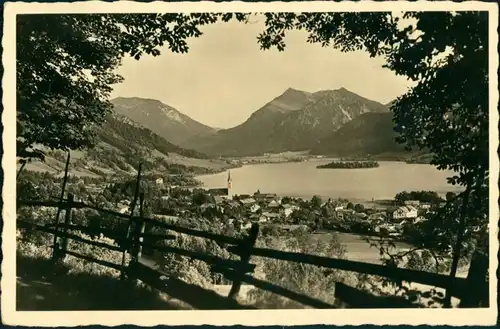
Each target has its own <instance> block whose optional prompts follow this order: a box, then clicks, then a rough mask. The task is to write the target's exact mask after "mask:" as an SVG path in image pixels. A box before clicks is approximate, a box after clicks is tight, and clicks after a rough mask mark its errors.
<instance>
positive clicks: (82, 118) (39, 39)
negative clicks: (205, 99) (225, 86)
mask: <svg viewBox="0 0 500 329" xmlns="http://www.w3.org/2000/svg"><path fill="white" fill-rule="evenodd" d="M232 17H233V14H213V13H195V14H189V15H185V14H178V13H167V14H89V15H78V14H57V15H45V14H35V15H18V16H17V31H16V32H17V40H16V41H17V42H16V45H17V70H16V73H17V136H18V137H17V155H18V156H19V157H21V158H23V159H31V158H41V159H43V158H44V152H43V149H42V148H37V147H36V146H35V145H37V144H41V145H42V146H44V147H46V148H49V149H61V150H72V149H81V148H85V147H88V146H91V145H93V144H94V141H95V134H96V127H98V126H99V125H100V124H101V123H102V122H103V120H104V117H105V115H106V114H107V113H108V112H109V110H110V108H111V104H110V103H109V101H108V98H109V94H110V92H111V85H112V84H115V83H118V82H120V81H122V77H121V76H119V75H118V74H116V73H115V71H114V70H115V68H116V67H117V66H118V65H119V64H120V61H121V59H122V58H123V57H124V56H126V55H129V56H132V57H133V58H135V59H137V60H138V59H140V58H141V56H142V55H144V54H150V55H153V56H158V55H159V54H160V51H159V50H158V47H161V46H163V45H167V46H168V48H169V50H171V51H172V52H176V53H185V52H187V51H188V48H189V47H188V44H187V39H188V38H191V37H199V36H200V35H201V34H202V33H201V32H200V31H199V29H198V27H199V26H201V25H205V24H210V23H214V22H216V21H217V20H219V19H222V20H224V21H228V20H229V19H231V18H232ZM235 17H236V18H237V19H239V20H242V19H244V17H245V16H244V15H241V14H236V15H235Z"/></svg>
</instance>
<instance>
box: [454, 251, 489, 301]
mask: <svg viewBox="0 0 500 329" xmlns="http://www.w3.org/2000/svg"><path fill="white" fill-rule="evenodd" d="M488 261H489V259H488V256H487V255H484V254H481V253H479V252H477V251H476V252H474V254H473V255H472V259H471V263H470V267H469V273H468V274H467V281H466V284H465V287H466V288H465V290H466V293H465V294H463V297H462V298H460V308H468V307H487V305H485V304H488V302H489V300H488V293H489V289H488V288H489V287H488V280H487V279H486V277H487V275H488V268H489V262H488Z"/></svg>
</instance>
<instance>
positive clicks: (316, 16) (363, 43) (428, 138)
mask: <svg viewBox="0 0 500 329" xmlns="http://www.w3.org/2000/svg"><path fill="white" fill-rule="evenodd" d="M401 18H402V19H403V20H404V19H408V20H413V21H416V24H413V22H410V24H407V25H405V24H399V23H400V21H401ZM360 27H362V28H360ZM291 29H301V30H306V31H307V32H308V33H309V37H308V41H309V42H314V43H320V44H322V45H323V46H332V47H334V48H337V49H340V50H341V51H344V52H348V51H353V50H365V51H367V52H368V53H369V54H370V56H372V57H375V56H381V57H383V58H384V59H385V61H386V64H385V65H384V66H385V67H387V68H389V69H391V70H392V71H393V72H395V73H396V74H398V75H404V76H406V77H408V78H409V79H410V80H412V81H414V82H415V83H416V85H415V86H414V87H412V88H411V89H410V90H409V91H408V92H407V93H406V94H404V95H403V96H401V97H399V98H398V99H397V100H396V101H395V102H393V103H392V105H391V110H392V111H393V112H394V124H395V131H396V132H397V133H399V136H398V138H397V141H398V142H400V143H403V144H405V146H406V147H407V148H408V149H412V148H418V149H421V150H429V151H430V152H431V154H432V160H431V164H433V165H436V166H437V168H438V169H440V170H453V171H454V172H455V173H456V174H455V175H454V176H453V177H450V178H449V182H450V183H451V184H454V185H455V184H458V185H461V186H463V187H465V191H464V192H463V193H461V194H459V195H458V196H457V197H458V199H459V200H461V203H462V205H461V209H460V214H459V216H458V217H459V218H458V220H457V222H458V227H457V231H455V232H454V235H455V236H456V242H455V245H454V247H453V263H452V267H451V274H450V275H451V277H454V276H455V274H456V271H457V266H458V260H459V258H460V254H461V251H462V245H463V242H464V233H465V232H466V231H467V227H469V226H474V225H480V226H481V227H482V228H484V229H487V228H486V227H485V225H486V224H487V220H485V219H487V215H488V212H487V209H488V207H487V204H488V184H487V182H488V175H489V168H488V167H489V162H488V143H486V142H485V141H487V140H488V124H489V122H488V79H489V76H488V14H487V12H479V11H477V12H465V11H461V12H445V11H441V12H406V13H404V15H403V16H402V17H400V16H399V15H398V16H397V15H396V14H393V13H387V12H378V13H366V12H364V13H313V14H295V13H268V14H266V30H265V31H264V32H263V33H262V34H261V35H260V36H259V41H260V43H261V45H262V47H263V48H264V49H268V48H270V47H277V48H278V50H283V49H284V48H285V43H284V37H285V32H286V30H291ZM450 31H454V32H453V33H451V32H450ZM449 220H451V221H454V220H456V219H452V218H450V219H449Z"/></svg>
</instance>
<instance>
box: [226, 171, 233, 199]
mask: <svg viewBox="0 0 500 329" xmlns="http://www.w3.org/2000/svg"><path fill="white" fill-rule="evenodd" d="M232 187H233V181H232V179H231V170H228V171H227V196H228V198H229V199H232V198H233V193H232V192H231V188H232Z"/></svg>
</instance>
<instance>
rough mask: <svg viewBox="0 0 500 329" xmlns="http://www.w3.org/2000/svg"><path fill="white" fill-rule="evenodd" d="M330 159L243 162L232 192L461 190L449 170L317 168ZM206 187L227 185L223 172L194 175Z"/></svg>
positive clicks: (354, 195) (367, 194) (373, 194)
mask: <svg viewBox="0 0 500 329" xmlns="http://www.w3.org/2000/svg"><path fill="white" fill-rule="evenodd" d="M331 161H332V159H313V160H309V161H307V162H295V163H275V164H255V165H246V166H243V167H240V168H235V169H231V178H232V193H233V194H253V193H254V192H256V191H257V190H260V192H262V193H276V194H278V195H280V196H291V197H297V198H307V199H310V198H311V197H312V196H313V195H319V196H321V197H323V198H339V197H341V198H347V199H349V200H352V201H357V202H363V201H371V200H372V198H373V199H375V200H383V199H393V198H394V196H395V195H396V194H397V193H399V192H401V191H416V190H426V191H436V192H437V193H439V194H440V195H445V194H446V192H461V191H462V189H461V188H460V187H457V186H452V185H451V184H448V183H447V181H446V178H447V177H450V176H451V175H452V172H446V171H439V170H437V169H436V168H435V167H434V166H431V165H427V164H407V163H405V162H395V161H379V164H380V166H379V167H378V168H367V169H317V168H316V166H317V165H320V164H326V163H328V162H331ZM197 179H198V180H200V181H201V182H202V183H203V184H204V188H217V187H225V186H226V185H227V171H226V172H222V173H218V174H213V175H202V176H198V177H197Z"/></svg>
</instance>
